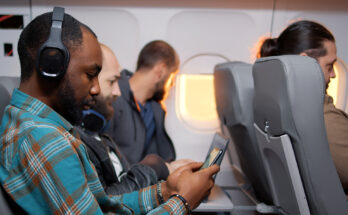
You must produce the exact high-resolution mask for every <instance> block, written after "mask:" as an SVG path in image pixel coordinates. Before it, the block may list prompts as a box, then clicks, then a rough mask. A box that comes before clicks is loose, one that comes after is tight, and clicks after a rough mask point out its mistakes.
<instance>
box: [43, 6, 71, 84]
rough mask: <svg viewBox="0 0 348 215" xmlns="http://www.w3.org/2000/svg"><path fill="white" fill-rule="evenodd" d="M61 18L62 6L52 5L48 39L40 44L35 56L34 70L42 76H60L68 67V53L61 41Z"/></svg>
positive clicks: (62, 17)
mask: <svg viewBox="0 0 348 215" xmlns="http://www.w3.org/2000/svg"><path fill="white" fill-rule="evenodd" d="M63 19H64V8H60V7H54V9H53V14H52V25H51V30H50V33H49V36H48V39H47V41H46V42H45V43H44V44H42V45H41V47H40V49H39V52H38V53H37V58H36V70H37V72H38V73H39V74H40V75H41V76H42V77H47V78H50V79H57V78H61V77H63V76H64V74H65V72H66V70H67V68H68V65H69V60H70V54H69V50H68V49H67V48H66V47H65V46H64V44H63V42H62V25H63Z"/></svg>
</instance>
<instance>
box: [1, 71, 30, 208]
mask: <svg viewBox="0 0 348 215" xmlns="http://www.w3.org/2000/svg"><path fill="white" fill-rule="evenodd" d="M19 81H20V78H19V77H8V76H1V77H0V119H2V116H3V114H4V111H5V107H6V106H7V105H8V104H10V100H11V95H12V91H13V89H14V88H17V87H18V86H19ZM0 208H1V214H3V215H13V214H26V213H25V212H24V211H23V210H22V209H21V208H20V207H19V206H18V205H17V204H16V203H15V202H14V201H13V200H12V199H11V197H10V196H9V195H8V194H7V193H6V192H5V191H4V188H3V187H2V185H1V186H0Z"/></svg>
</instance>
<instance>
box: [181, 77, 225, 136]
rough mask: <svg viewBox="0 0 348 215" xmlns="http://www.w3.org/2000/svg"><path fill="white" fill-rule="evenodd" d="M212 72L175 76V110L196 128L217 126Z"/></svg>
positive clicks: (202, 128)
mask: <svg viewBox="0 0 348 215" xmlns="http://www.w3.org/2000/svg"><path fill="white" fill-rule="evenodd" d="M213 78H214V76H213V75H212V74H181V75H178V77H177V83H176V86H177V102H176V103H177V108H176V109H177V111H178V112H179V116H180V118H181V119H182V120H183V121H184V122H185V123H186V124H187V125H189V126H190V127H192V128H194V129H197V130H213V129H216V128H218V127H219V120H218V115H217V112H216V104H215V94H214V79H213Z"/></svg>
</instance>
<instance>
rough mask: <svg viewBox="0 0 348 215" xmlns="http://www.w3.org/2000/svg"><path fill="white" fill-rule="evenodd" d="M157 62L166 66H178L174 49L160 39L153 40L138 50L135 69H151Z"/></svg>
mask: <svg viewBox="0 0 348 215" xmlns="http://www.w3.org/2000/svg"><path fill="white" fill-rule="evenodd" d="M158 62H163V63H164V64H165V65H166V66H167V68H176V67H177V66H178V59H177V56H176V52H175V50H174V49H173V47H172V46H171V45H169V44H168V43H166V42H165V41H162V40H154V41H152V42H149V43H148V44H146V45H145V46H144V48H143V49H142V50H141V51H140V54H139V57H138V62H137V68H136V70H137V71H138V70H141V69H151V68H152V67H153V66H154V65H155V64H157V63H158Z"/></svg>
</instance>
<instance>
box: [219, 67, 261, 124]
mask: <svg viewBox="0 0 348 215" xmlns="http://www.w3.org/2000/svg"><path fill="white" fill-rule="evenodd" d="M237 71H238V72H237ZM214 86H215V100H216V107H217V112H218V115H219V118H220V121H221V122H222V123H223V124H225V125H227V126H234V125H236V124H242V125H247V123H248V122H250V121H251V120H253V117H252V114H250V113H249V112H251V111H252V108H250V107H251V106H252V98H253V94H254V90H253V86H254V83H253V77H252V65H251V64H247V63H243V62H238V61H235V62H228V63H223V64H218V65H216V66H215V69H214ZM246 110H251V111H246Z"/></svg>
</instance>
